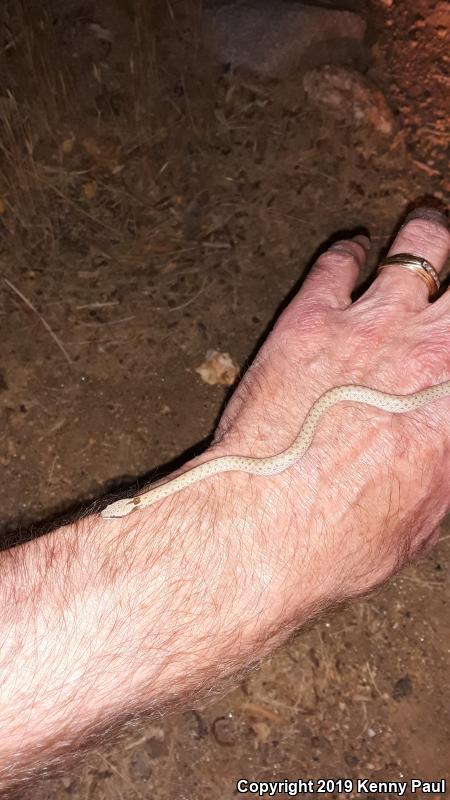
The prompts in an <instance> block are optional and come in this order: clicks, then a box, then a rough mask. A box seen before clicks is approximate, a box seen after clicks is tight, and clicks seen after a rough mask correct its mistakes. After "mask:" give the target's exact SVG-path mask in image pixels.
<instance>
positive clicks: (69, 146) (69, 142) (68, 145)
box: [61, 139, 75, 156]
mask: <svg viewBox="0 0 450 800" xmlns="http://www.w3.org/2000/svg"><path fill="white" fill-rule="evenodd" d="M74 144H75V139H64V141H63V143H62V145H61V151H62V153H63V154H64V155H65V156H68V155H69V154H70V153H71V152H72V150H73V146H74Z"/></svg>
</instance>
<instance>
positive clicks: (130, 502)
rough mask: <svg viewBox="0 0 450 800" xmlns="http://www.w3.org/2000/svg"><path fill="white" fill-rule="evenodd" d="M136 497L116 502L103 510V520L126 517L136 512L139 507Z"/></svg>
mask: <svg viewBox="0 0 450 800" xmlns="http://www.w3.org/2000/svg"><path fill="white" fill-rule="evenodd" d="M136 499H137V498H135V497H125V498H124V499H123V500H116V502H115V503H111V504H110V505H109V506H106V508H104V509H103V511H102V512H101V516H102V517H103V519H116V518H117V517H126V516H128V514H131V513H132V511H135V510H136V508H137V507H138V503H136Z"/></svg>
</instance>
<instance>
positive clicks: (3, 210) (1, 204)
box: [0, 197, 6, 214]
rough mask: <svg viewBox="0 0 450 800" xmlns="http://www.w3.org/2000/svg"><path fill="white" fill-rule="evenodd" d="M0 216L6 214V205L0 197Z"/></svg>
mask: <svg viewBox="0 0 450 800" xmlns="http://www.w3.org/2000/svg"><path fill="white" fill-rule="evenodd" d="M0 214H6V203H5V201H4V200H2V198H1V197H0Z"/></svg>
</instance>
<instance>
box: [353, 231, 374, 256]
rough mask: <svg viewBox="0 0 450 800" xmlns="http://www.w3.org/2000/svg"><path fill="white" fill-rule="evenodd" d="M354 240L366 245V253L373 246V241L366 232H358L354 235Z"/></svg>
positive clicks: (363, 245)
mask: <svg viewBox="0 0 450 800" xmlns="http://www.w3.org/2000/svg"><path fill="white" fill-rule="evenodd" d="M353 241H354V242H358V244H360V245H361V246H362V247H364V250H365V251H366V253H368V252H369V250H370V248H371V246H372V242H371V241H370V237H369V236H366V234H364V233H358V235H357V236H354V237H353Z"/></svg>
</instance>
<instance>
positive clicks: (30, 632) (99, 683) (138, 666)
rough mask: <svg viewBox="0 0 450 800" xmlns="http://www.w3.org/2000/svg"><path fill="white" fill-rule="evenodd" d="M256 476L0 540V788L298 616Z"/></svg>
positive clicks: (215, 672) (198, 683) (248, 656)
mask: <svg viewBox="0 0 450 800" xmlns="http://www.w3.org/2000/svg"><path fill="white" fill-rule="evenodd" d="M263 483H264V489H263V488H262V487H261V488H258V489H256V488H255V486H254V485H253V486H252V485H251V480H250V479H249V478H248V477H245V476H240V475H227V476H224V475H222V476H220V478H218V479H215V480H214V481H208V482H207V483H204V484H203V485H198V486H197V487H193V488H192V489H190V490H188V491H184V492H183V493H181V494H180V495H177V496H175V497H172V498H169V499H168V500H166V501H163V502H161V503H159V504H158V506H157V507H156V508H153V509H149V511H148V512H147V513H139V514H134V515H132V516H130V517H128V518H125V519H124V520H114V521H112V520H102V519H101V517H100V516H98V515H93V516H91V517H89V518H85V519H83V520H82V521H80V522H78V523H76V524H74V525H68V526H66V527H64V528H61V529H59V530H57V531H54V532H53V533H51V534H48V535H47V536H44V537H42V538H40V539H37V540H34V541H31V542H28V543H26V544H24V545H22V546H20V547H17V548H15V549H12V550H9V551H6V552H3V553H1V554H0V574H1V586H0V609H1V623H0V642H1V650H0V730H1V731H2V736H1V738H0V789H2V788H3V789H4V787H5V786H7V785H10V784H12V783H15V782H17V781H20V780H22V779H23V778H26V777H27V776H28V775H29V774H32V773H33V771H34V770H35V769H41V770H42V768H43V767H47V766H48V765H49V764H51V763H52V762H56V763H57V762H58V761H59V760H60V759H61V758H62V757H64V756H65V755H67V754H68V753H70V752H72V751H76V750H78V749H79V747H80V741H83V740H85V741H89V739H92V737H95V735H96V734H99V733H101V732H103V731H104V730H105V729H106V728H108V727H109V726H110V725H112V724H114V723H116V722H118V721H121V720H124V719H126V718H129V717H132V716H134V715H135V714H139V713H142V712H143V711H151V710H152V709H153V708H157V709H160V708H161V707H163V706H165V705H166V704H171V703H173V702H176V701H178V700H180V699H182V698H183V697H185V696H187V695H192V694H195V693H196V692H198V691H199V690H202V691H203V690H204V689H205V688H207V687H209V686H211V685H212V684H214V683H216V682H217V681H218V680H220V679H222V678H224V677H226V676H227V675H230V674H231V673H234V672H235V671H237V670H241V669H242V668H245V667H246V666H248V665H249V664H251V663H252V662H254V661H255V660H258V659H259V658H260V657H261V656H263V655H264V654H265V653H266V652H267V651H268V649H269V648H270V647H272V646H273V644H274V643H276V642H277V641H280V640H281V639H282V638H283V637H284V636H285V635H287V633H288V631H289V630H290V629H291V628H292V625H293V624H294V617H295V622H297V621H298V620H297V615H296V613H294V609H291V610H289V609H288V608H287V606H286V599H287V595H286V591H285V589H284V590H283V591H282V593H281V594H280V590H281V588H282V584H283V583H285V578H286V576H285V575H283V574H282V573H283V570H282V569H281V568H280V565H279V564H278V571H277V572H278V574H275V569H274V567H275V563H274V561H273V560H272V559H271V557H269V556H268V553H270V551H271V548H269V549H267V542H266V541H265V539H266V536H267V535H272V529H271V519H270V513H268V508H270V502H271V498H270V496H271V493H272V492H273V487H272V486H271V484H270V483H269V482H267V481H266V482H263ZM261 491H263V492H266V496H263V495H261V494H260V492H261ZM291 617H292V619H291Z"/></svg>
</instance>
